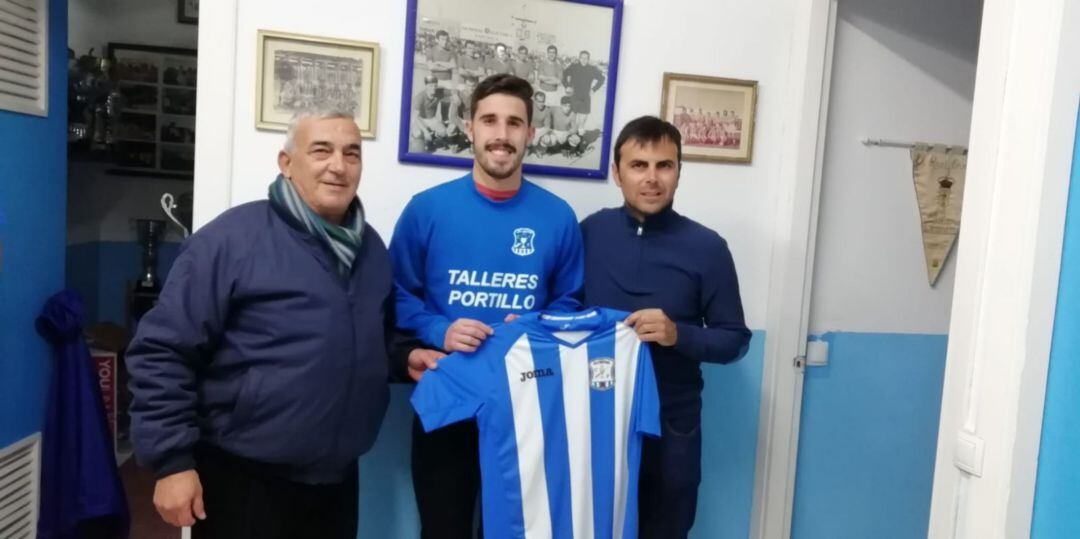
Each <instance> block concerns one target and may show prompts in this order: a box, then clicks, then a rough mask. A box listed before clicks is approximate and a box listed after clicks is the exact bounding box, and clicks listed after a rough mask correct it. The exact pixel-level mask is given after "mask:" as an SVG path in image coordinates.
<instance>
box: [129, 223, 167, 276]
mask: <svg viewBox="0 0 1080 539" xmlns="http://www.w3.org/2000/svg"><path fill="white" fill-rule="evenodd" d="M135 229H136V233H137V235H138V238H139V245H141V246H142V248H143V255H142V270H141V271H140V272H139V278H138V279H137V280H136V281H135V288H136V289H137V290H158V289H160V288H161V282H160V281H159V280H158V275H157V261H158V249H159V248H160V247H161V236H162V235H163V234H164V232H165V221H162V220H160V219H136V220H135Z"/></svg>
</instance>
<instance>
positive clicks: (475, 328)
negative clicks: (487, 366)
mask: <svg viewBox="0 0 1080 539" xmlns="http://www.w3.org/2000/svg"><path fill="white" fill-rule="evenodd" d="M492 333H495V330H493V329H491V326H489V325H487V324H485V323H483V322H481V321H479V320H473V319H471V318H458V319H457V320H455V321H454V323H453V324H450V327H449V328H448V329H447V330H446V338H445V339H444V340H443V349H444V350H446V351H447V352H475V351H476V349H477V348H479V347H480V343H482V342H484V339H486V338H488V336H489V335H491V334H492Z"/></svg>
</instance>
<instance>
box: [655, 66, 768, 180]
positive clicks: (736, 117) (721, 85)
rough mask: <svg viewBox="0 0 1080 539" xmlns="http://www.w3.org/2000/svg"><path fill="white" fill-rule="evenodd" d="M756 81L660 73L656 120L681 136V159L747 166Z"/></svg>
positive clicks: (750, 155) (749, 157)
mask: <svg viewBox="0 0 1080 539" xmlns="http://www.w3.org/2000/svg"><path fill="white" fill-rule="evenodd" d="M757 84H758V83H757V81H753V80H740V79H725V78H720V77H706V76H703V75H686V74H682V73H664V87H663V94H662V97H661V100H660V117H661V118H663V119H665V120H667V121H669V122H671V123H672V124H675V127H677V128H678V129H679V133H680V134H681V135H682V147H683V159H684V160H686V161H714V162H722V163H750V162H751V160H752V158H753V149H754V111H755V108H756V106H757Z"/></svg>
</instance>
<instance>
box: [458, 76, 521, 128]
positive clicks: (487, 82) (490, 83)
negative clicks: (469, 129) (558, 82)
mask: <svg viewBox="0 0 1080 539" xmlns="http://www.w3.org/2000/svg"><path fill="white" fill-rule="evenodd" d="M494 94H506V95H509V96H513V97H516V98H518V99H520V100H521V102H522V103H525V116H526V119H527V120H528V121H529V123H530V124H532V97H533V87H532V84H529V81H527V80H525V79H523V78H521V77H518V76H516V75H511V74H509V73H496V74H494V75H492V76H490V77H488V78H486V79H484V80H482V81H480V84H477V85H476V89H475V90H473V93H472V99H471V100H470V101H469V106H470V107H471V108H472V114H473V118H475V117H476V104H477V103H479V102H480V100H482V99H484V98H485V97H487V96H489V95H494Z"/></svg>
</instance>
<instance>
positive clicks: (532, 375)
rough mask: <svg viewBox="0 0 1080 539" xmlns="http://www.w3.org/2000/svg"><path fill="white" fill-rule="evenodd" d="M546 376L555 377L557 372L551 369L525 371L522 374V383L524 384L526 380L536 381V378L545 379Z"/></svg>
mask: <svg viewBox="0 0 1080 539" xmlns="http://www.w3.org/2000/svg"><path fill="white" fill-rule="evenodd" d="M545 376H555V371H553V370H551V369H550V368H547V369H536V370H535V371H525V372H523V373H521V380H520V381H521V382H524V381H526V380H534V379H536V378H543V377H545Z"/></svg>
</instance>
